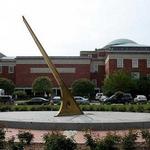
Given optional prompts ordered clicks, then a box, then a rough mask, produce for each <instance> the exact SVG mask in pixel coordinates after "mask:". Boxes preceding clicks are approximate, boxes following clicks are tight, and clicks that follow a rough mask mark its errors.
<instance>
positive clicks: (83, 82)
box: [72, 79, 95, 97]
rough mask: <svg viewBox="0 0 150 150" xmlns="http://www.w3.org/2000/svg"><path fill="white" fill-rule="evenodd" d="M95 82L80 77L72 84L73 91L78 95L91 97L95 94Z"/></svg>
mask: <svg viewBox="0 0 150 150" xmlns="http://www.w3.org/2000/svg"><path fill="white" fill-rule="evenodd" d="M94 87H95V86H94V84H93V83H92V82H91V81H90V80H88V79H79V80H76V81H74V82H73V84H72V93H73V94H74V95H78V96H86V97H90V96H92V95H93V94H94Z"/></svg>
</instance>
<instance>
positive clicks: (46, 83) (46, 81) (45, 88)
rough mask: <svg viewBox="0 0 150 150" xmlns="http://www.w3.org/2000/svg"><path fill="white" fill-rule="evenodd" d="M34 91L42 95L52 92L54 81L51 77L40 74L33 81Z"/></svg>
mask: <svg viewBox="0 0 150 150" xmlns="http://www.w3.org/2000/svg"><path fill="white" fill-rule="evenodd" d="M32 89H33V92H35V93H37V94H38V95H40V96H45V94H49V93H51V92H52V83H51V80H50V78H49V77H47V76H40V77H38V78H36V79H35V80H34V81H33V84H32Z"/></svg>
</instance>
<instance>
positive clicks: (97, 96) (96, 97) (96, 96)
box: [95, 93, 104, 100]
mask: <svg viewBox="0 0 150 150" xmlns="http://www.w3.org/2000/svg"><path fill="white" fill-rule="evenodd" d="M103 95H104V94H103V93H96V95H95V99H96V100H100V98H101V97H102V96H103Z"/></svg>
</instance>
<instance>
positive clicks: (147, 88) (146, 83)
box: [137, 77, 150, 96]
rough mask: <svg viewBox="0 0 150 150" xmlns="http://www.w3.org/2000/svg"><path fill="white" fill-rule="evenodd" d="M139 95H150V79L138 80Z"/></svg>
mask: <svg viewBox="0 0 150 150" xmlns="http://www.w3.org/2000/svg"><path fill="white" fill-rule="evenodd" d="M137 93H138V94H143V95H146V96H148V95H149V94H150V78H147V77H141V78H140V79H139V80H137Z"/></svg>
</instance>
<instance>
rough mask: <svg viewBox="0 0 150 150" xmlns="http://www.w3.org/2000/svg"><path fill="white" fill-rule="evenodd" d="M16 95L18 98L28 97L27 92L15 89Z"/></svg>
mask: <svg viewBox="0 0 150 150" xmlns="http://www.w3.org/2000/svg"><path fill="white" fill-rule="evenodd" d="M13 95H14V96H17V99H25V98H26V97H27V93H26V92H25V91H22V90H18V91H14V93H13Z"/></svg>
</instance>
